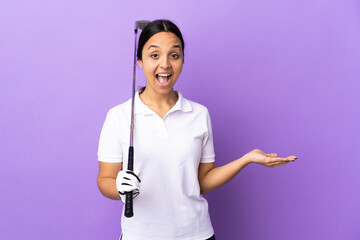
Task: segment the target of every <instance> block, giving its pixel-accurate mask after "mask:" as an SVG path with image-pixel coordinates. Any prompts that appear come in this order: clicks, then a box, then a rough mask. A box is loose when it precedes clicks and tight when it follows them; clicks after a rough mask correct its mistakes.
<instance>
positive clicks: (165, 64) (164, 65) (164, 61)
mask: <svg viewBox="0 0 360 240" xmlns="http://www.w3.org/2000/svg"><path fill="white" fill-rule="evenodd" d="M160 67H161V68H163V69H167V68H170V67H171V65H170V62H169V58H168V57H167V56H164V57H163V58H162V59H161V61H160Z"/></svg>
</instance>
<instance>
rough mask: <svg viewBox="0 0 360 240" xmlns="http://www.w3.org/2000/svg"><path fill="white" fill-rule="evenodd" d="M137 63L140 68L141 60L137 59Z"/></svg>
mask: <svg viewBox="0 0 360 240" xmlns="http://www.w3.org/2000/svg"><path fill="white" fill-rule="evenodd" d="M137 64H138V65H139V66H140V67H141V68H142V61H141V60H137Z"/></svg>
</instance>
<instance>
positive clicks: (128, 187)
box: [116, 171, 141, 194]
mask: <svg viewBox="0 0 360 240" xmlns="http://www.w3.org/2000/svg"><path fill="white" fill-rule="evenodd" d="M140 182H141V180H140V178H139V177H138V176H137V175H136V174H135V173H134V172H133V171H120V172H119V173H118V176H117V177H116V188H117V190H118V192H120V193H121V194H125V193H126V192H131V191H134V190H139V188H140Z"/></svg>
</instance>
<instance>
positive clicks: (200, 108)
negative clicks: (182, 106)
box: [183, 97, 209, 115]
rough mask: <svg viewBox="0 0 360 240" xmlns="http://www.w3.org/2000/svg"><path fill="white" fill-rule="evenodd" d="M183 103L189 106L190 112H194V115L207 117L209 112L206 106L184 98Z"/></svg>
mask: <svg viewBox="0 0 360 240" xmlns="http://www.w3.org/2000/svg"><path fill="white" fill-rule="evenodd" d="M183 99H184V101H185V102H187V103H188V104H189V105H190V106H191V110H192V111H193V112H194V113H197V114H204V115H208V114H209V110H208V108H207V107H206V106H204V105H203V104H200V103H198V102H194V101H192V100H189V99H187V98H184V97H183Z"/></svg>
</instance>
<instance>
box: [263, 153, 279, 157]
mask: <svg viewBox="0 0 360 240" xmlns="http://www.w3.org/2000/svg"><path fill="white" fill-rule="evenodd" d="M266 156H267V157H278V154H277V153H268V154H266Z"/></svg>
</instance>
